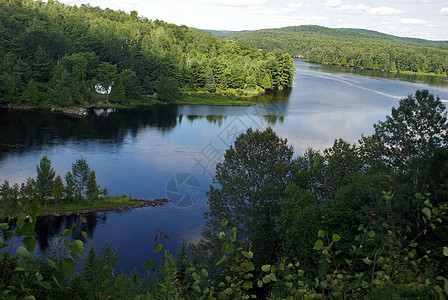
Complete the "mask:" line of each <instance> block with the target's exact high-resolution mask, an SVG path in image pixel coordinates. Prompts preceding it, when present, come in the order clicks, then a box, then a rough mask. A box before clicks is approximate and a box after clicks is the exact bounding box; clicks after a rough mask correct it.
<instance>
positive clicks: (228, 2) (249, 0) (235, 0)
mask: <svg viewBox="0 0 448 300" xmlns="http://www.w3.org/2000/svg"><path fill="white" fill-rule="evenodd" d="M266 1H267V0H242V1H239V0H208V1H207V2H208V3H210V4H214V5H217V6H236V7H244V6H252V5H260V4H264V3H266Z"/></svg>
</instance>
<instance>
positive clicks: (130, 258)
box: [0, 60, 448, 271]
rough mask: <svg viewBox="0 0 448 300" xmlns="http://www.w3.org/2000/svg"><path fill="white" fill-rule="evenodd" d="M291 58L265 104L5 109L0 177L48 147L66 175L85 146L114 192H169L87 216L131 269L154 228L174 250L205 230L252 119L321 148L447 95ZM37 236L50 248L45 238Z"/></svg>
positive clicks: (301, 145)
mask: <svg viewBox="0 0 448 300" xmlns="http://www.w3.org/2000/svg"><path fill="white" fill-rule="evenodd" d="M295 68H296V73H295V79H294V86H293V89H292V90H291V91H285V92H279V93H277V94H271V95H268V96H267V97H266V99H265V103H264V104H258V105H256V106H252V107H211V106H173V107H172V106H164V107H159V108H150V109H139V110H138V111H129V112H124V111H120V112H110V113H109V114H108V115H106V114H104V112H103V111H96V112H95V113H96V114H95V113H94V112H92V113H91V114H90V115H89V117H88V118H86V119H74V118H69V117H66V116H63V115H55V114H49V113H43V112H2V113H1V115H0V117H1V119H0V182H3V181H4V180H6V179H7V180H9V181H10V182H11V183H16V182H17V183H21V182H24V181H25V180H26V178H28V177H35V176H36V164H37V163H38V162H39V160H40V159H41V158H42V156H43V155H47V156H48V157H49V158H50V159H51V161H52V164H53V167H54V168H55V170H56V172H57V173H58V174H60V175H61V176H64V175H65V173H66V172H68V171H69V170H70V168H71V164H72V163H73V162H74V161H75V160H76V159H77V158H79V157H80V156H82V157H84V158H86V159H87V162H88V163H89V165H90V166H91V168H92V169H94V170H95V171H96V176H97V179H98V182H99V183H100V184H101V185H102V186H105V187H107V188H108V191H109V194H110V195H123V194H125V195H132V197H135V198H143V199H153V198H164V197H168V198H170V199H171V200H173V203H171V204H168V205H166V206H164V207H147V208H141V209H135V210H131V211H125V212H109V213H98V214H96V215H94V216H90V217H89V218H90V219H89V220H90V221H89V222H90V224H89V227H88V230H87V231H88V232H89V243H91V242H93V243H95V245H96V247H97V248H99V247H101V246H102V245H104V243H105V242H107V243H108V244H109V245H110V246H112V248H115V249H116V251H117V252H118V254H119V257H120V263H119V265H118V268H117V269H118V270H122V271H131V270H133V269H134V267H135V266H137V267H140V266H141V264H143V263H144V262H145V261H146V260H148V259H149V258H154V254H153V249H154V238H155V235H156V233H157V231H156V228H160V230H162V231H163V232H164V233H166V234H167V235H168V236H170V237H171V238H172V240H171V241H165V242H164V244H165V246H166V247H167V248H169V249H171V250H173V251H176V250H177V249H178V247H179V244H180V241H181V240H182V239H185V240H186V241H188V242H195V241H198V240H199V239H200V232H201V229H202V227H203V225H204V220H203V217H202V214H203V212H205V211H206V210H207V202H206V191H207V190H208V188H209V185H210V184H211V183H212V178H213V174H214V168H215V165H216V163H217V162H219V161H221V160H222V158H223V154H224V152H225V150H226V149H227V148H228V147H229V146H230V145H231V144H232V143H233V141H234V139H235V137H236V136H237V135H238V134H239V133H241V132H243V131H245V130H246V129H247V128H249V127H252V128H260V129H263V128H266V127H267V126H271V127H273V129H274V130H275V131H276V132H277V134H278V135H280V136H282V137H285V138H287V139H288V142H289V143H290V144H291V145H293V146H294V149H295V153H296V155H300V154H302V153H303V152H304V151H305V150H306V149H307V148H309V147H312V148H314V149H318V150H323V149H324V148H326V147H329V146H331V145H332V143H333V141H334V139H337V138H343V139H345V140H347V141H348V142H350V143H355V142H357V140H358V139H359V138H360V137H361V134H364V135H369V134H371V133H373V127H372V125H373V123H375V122H377V121H378V120H384V118H385V116H386V115H388V114H389V113H390V109H391V107H392V106H397V104H398V101H399V99H400V98H403V97H406V96H407V95H409V94H414V92H415V91H416V90H417V89H429V90H430V92H431V93H433V94H434V95H436V96H440V98H441V99H442V100H448V84H446V85H443V84H440V83H439V84H437V85H435V84H434V85H431V84H428V83H424V82H423V81H418V80H415V79H413V80H403V79H388V78H381V77H375V76H371V75H369V74H370V73H367V72H365V73H363V72H351V71H348V70H341V69H334V68H327V67H324V66H320V65H315V64H308V63H305V62H302V61H299V60H297V61H295ZM55 222H56V223H57V224H59V225H58V226H59V227H58V226H55V225H54V224H50V225H48V226H50V227H52V228H56V229H54V230H44V229H42V236H43V237H42V240H50V242H49V244H51V240H52V239H51V238H50V239H48V238H49V237H52V236H54V235H55V234H57V232H58V230H63V229H64V228H66V226H68V225H69V224H70V221H67V220H64V221H60V220H59V221H55ZM83 226H84V227H86V226H87V225H85V224H84V225H83ZM41 245H42V248H45V247H46V243H45V241H43V242H42V243H41Z"/></svg>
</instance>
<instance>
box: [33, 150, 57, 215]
mask: <svg viewBox="0 0 448 300" xmlns="http://www.w3.org/2000/svg"><path fill="white" fill-rule="evenodd" d="M36 170H37V179H36V188H37V194H38V197H39V199H41V200H43V201H44V204H45V208H46V207H47V202H48V200H49V199H50V197H51V196H52V191H53V185H54V178H55V175H56V172H55V171H54V169H53V167H52V166H51V161H50V160H49V159H48V157H47V156H46V155H44V157H42V159H41V160H40V163H39V165H37V166H36Z"/></svg>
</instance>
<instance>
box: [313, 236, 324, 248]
mask: <svg viewBox="0 0 448 300" xmlns="http://www.w3.org/2000/svg"><path fill="white" fill-rule="evenodd" d="M323 248H324V242H322V240H320V239H319V240H317V241H316V243H315V244H314V247H313V249H314V250H322V249H323Z"/></svg>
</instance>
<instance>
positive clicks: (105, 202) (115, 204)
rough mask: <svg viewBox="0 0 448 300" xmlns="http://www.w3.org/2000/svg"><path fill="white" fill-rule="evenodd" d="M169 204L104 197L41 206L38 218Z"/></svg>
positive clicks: (163, 199)
mask: <svg viewBox="0 0 448 300" xmlns="http://www.w3.org/2000/svg"><path fill="white" fill-rule="evenodd" d="M169 202H171V201H170V200H169V199H166V198H161V199H153V200H144V199H132V198H130V197H128V196H119V197H106V198H102V199H99V200H97V201H95V202H93V203H92V204H87V205H83V204H80V203H66V204H59V205H57V206H56V207H54V206H52V205H50V204H48V207H47V208H44V205H43V204H41V212H40V213H39V214H38V217H49V216H53V217H60V216H70V215H84V214H89V213H94V212H101V211H126V210H131V209H135V208H143V207H149V206H151V207H156V206H163V205H165V204H167V203H169ZM7 217H8V216H7V215H5V214H0V219H4V218H7Z"/></svg>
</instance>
